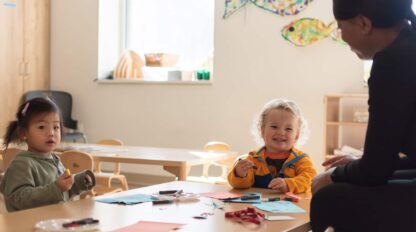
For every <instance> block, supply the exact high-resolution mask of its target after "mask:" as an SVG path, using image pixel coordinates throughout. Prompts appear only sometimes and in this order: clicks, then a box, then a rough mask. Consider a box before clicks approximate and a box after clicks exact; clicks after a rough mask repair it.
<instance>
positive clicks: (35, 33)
mask: <svg viewBox="0 0 416 232" xmlns="http://www.w3.org/2000/svg"><path fill="white" fill-rule="evenodd" d="M24 12H25V14H24V17H23V20H24V21H23V28H24V32H23V33H24V35H23V37H24V63H25V75H24V82H23V83H24V86H23V87H24V91H25V92H26V91H29V90H46V89H49V45H50V43H49V30H50V23H49V22H50V20H49V18H50V0H25V1H24Z"/></svg>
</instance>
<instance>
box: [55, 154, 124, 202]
mask: <svg viewBox="0 0 416 232" xmlns="http://www.w3.org/2000/svg"><path fill="white" fill-rule="evenodd" d="M60 159H61V162H62V164H63V165H64V167H65V168H68V169H69V170H70V171H71V173H72V174H75V173H79V172H82V171H85V170H92V169H93V167H94V159H93V158H92V156H91V155H90V154H88V153H85V152H81V151H65V152H62V153H61V155H60ZM121 191H123V190H122V189H121V188H107V187H104V186H97V185H96V186H95V187H94V188H93V189H92V190H90V191H88V192H86V193H83V194H81V196H80V197H81V198H85V197H87V196H99V195H103V194H106V193H115V192H121Z"/></svg>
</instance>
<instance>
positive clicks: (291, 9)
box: [223, 0, 313, 19]
mask: <svg viewBox="0 0 416 232" xmlns="http://www.w3.org/2000/svg"><path fill="white" fill-rule="evenodd" d="M312 1H313V0H225V11H224V15H223V18H224V19H226V18H228V17H229V16H230V15H231V14H233V13H234V12H236V11H237V10H239V9H240V8H242V7H243V6H245V5H246V4H248V3H249V2H251V3H253V4H254V5H256V6H257V7H259V8H261V9H263V10H266V11H269V12H272V13H274V14H278V15H280V16H285V15H296V14H298V13H299V12H301V11H303V10H304V9H305V8H306V7H307V6H308V4H309V3H311V2H312Z"/></svg>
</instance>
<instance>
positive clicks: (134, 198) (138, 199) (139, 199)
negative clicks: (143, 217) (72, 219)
mask: <svg viewBox="0 0 416 232" xmlns="http://www.w3.org/2000/svg"><path fill="white" fill-rule="evenodd" d="M156 200H158V198H157V197H152V196H150V195H145V194H135V195H130V196H124V197H114V198H111V197H110V198H101V199H96V201H98V202H102V203H115V204H123V205H133V204H138V203H143V202H150V201H156Z"/></svg>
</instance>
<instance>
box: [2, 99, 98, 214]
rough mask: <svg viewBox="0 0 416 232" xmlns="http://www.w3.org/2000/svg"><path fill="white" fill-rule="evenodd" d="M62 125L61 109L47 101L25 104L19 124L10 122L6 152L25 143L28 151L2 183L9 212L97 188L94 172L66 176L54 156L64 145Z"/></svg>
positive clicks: (33, 101)
mask: <svg viewBox="0 0 416 232" xmlns="http://www.w3.org/2000/svg"><path fill="white" fill-rule="evenodd" d="M62 123H63V122H62V117H61V114H60V110H59V108H58V107H57V105H56V104H55V103H53V102H52V101H51V100H49V99H46V98H34V99H31V100H29V101H27V102H25V103H23V104H22V105H21V106H20V107H19V109H18V111H17V113H16V120H15V121H12V122H10V124H9V126H8V128H7V132H6V134H5V136H4V145H5V147H6V149H7V148H8V146H9V144H10V143H12V142H16V143H22V142H24V143H26V144H27V147H28V149H27V151H24V152H20V153H18V154H17V155H16V157H15V158H14V160H13V161H12V162H11V163H10V165H9V166H8V167H7V170H6V173H5V175H4V178H3V179H2V181H1V185H0V191H1V193H3V195H4V199H5V203H6V208H7V210H8V211H9V212H12V211H18V210H22V209H28V208H33V207H38V206H43V205H48V204H56V203H59V202H64V201H68V200H69V199H70V198H71V197H73V196H75V195H78V194H80V193H81V191H84V190H89V189H91V188H92V187H93V186H94V185H95V177H94V174H93V173H92V172H91V171H89V170H86V171H84V172H82V173H78V174H72V175H71V174H70V173H66V172H65V168H64V166H63V165H62V163H61V161H60V160H59V157H58V156H57V155H56V154H54V150H55V148H56V147H57V146H58V145H59V143H60V142H61V137H62V128H63V126H62Z"/></svg>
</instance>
